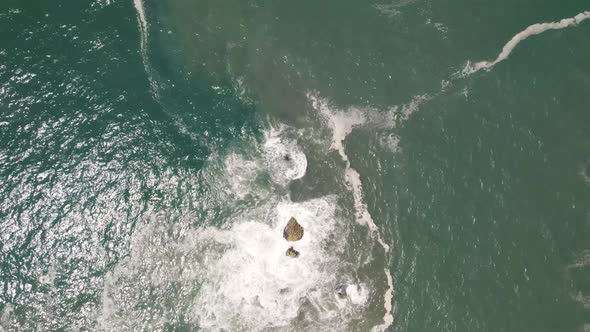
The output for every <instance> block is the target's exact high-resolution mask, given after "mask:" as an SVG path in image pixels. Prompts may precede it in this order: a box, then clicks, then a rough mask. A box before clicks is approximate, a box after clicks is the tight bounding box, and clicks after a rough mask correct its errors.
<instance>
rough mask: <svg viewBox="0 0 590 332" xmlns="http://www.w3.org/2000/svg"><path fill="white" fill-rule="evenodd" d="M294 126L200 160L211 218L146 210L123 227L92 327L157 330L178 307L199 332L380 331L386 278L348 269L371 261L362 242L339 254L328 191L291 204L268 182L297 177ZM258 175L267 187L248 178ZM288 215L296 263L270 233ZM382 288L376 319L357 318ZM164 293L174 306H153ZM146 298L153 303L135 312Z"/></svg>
mask: <svg viewBox="0 0 590 332" xmlns="http://www.w3.org/2000/svg"><path fill="white" fill-rule="evenodd" d="M294 131H295V130H294V129H293V128H288V127H286V126H278V127H277V128H272V127H271V128H270V129H268V130H267V132H266V135H265V139H264V142H261V143H256V142H253V143H252V146H251V147H250V148H244V147H241V150H240V151H230V152H228V153H227V155H226V156H225V157H222V156H219V155H218V156H216V158H213V159H211V160H210V163H209V165H208V166H207V167H206V168H205V169H204V170H203V171H202V172H201V174H200V176H201V178H200V180H199V181H202V182H203V183H204V185H206V186H207V187H209V188H210V189H212V190H210V192H211V193H212V195H213V196H211V197H202V198H201V201H203V202H209V203H207V204H208V206H207V208H208V209H215V208H219V207H222V208H223V209H225V210H226V212H225V213H223V223H222V224H220V225H203V226H201V227H198V228H195V229H184V228H176V227H175V226H173V225H169V224H166V223H165V222H163V220H160V219H159V217H154V220H153V222H152V223H150V225H149V226H146V227H145V229H143V230H140V231H138V232H136V233H135V234H134V236H133V241H132V246H131V247H132V251H131V255H130V256H129V257H128V258H127V259H125V260H123V261H122V262H120V263H119V264H118V265H117V266H116V268H115V269H114V271H113V272H112V273H110V274H109V276H108V277H107V279H106V282H105V287H104V291H103V300H102V302H103V309H102V313H101V315H100V317H99V321H100V324H101V326H102V327H103V328H104V329H108V330H118V329H124V328H130V327H133V326H140V327H143V328H147V327H148V326H151V327H158V328H159V327H162V326H165V325H166V324H167V323H170V322H177V321H178V320H179V319H180V318H181V317H179V313H184V314H183V315H186V316H188V317H185V319H188V320H189V321H190V322H191V323H192V324H194V326H196V327H198V328H200V329H204V330H211V331H217V330H251V331H262V330H269V329H270V330H272V329H275V328H276V329H284V328H288V329H289V330H299V329H303V328H311V329H313V330H318V331H333V330H349V329H357V328H360V329H371V328H375V329H377V330H381V329H383V328H384V327H386V326H387V325H388V324H389V323H390V321H389V320H390V319H391V318H390V316H391V311H390V310H391V298H390V296H391V291H392V281H391V276H390V275H389V274H386V276H384V277H383V278H378V279H377V280H375V279H374V277H371V276H370V275H365V276H362V275H359V274H358V273H357V271H358V270H359V269H361V268H362V266H364V265H367V264H372V263H370V261H371V260H372V258H371V256H372V252H371V251H372V249H371V248H372V247H373V246H372V245H367V246H363V247H364V249H362V248H358V249H357V250H355V251H354V252H353V253H352V254H351V253H350V248H348V245H347V243H348V241H349V240H348V239H349V238H350V236H352V235H351V230H350V225H349V224H347V221H348V220H350V219H349V218H348V217H347V215H346V212H345V211H343V210H341V209H340V208H339V207H338V206H339V199H338V197H337V196H324V197H318V198H315V199H310V200H306V201H302V202H293V201H291V199H290V198H289V195H286V196H285V195H281V194H277V193H276V191H275V189H273V186H278V187H284V186H286V185H288V183H289V182H290V181H293V180H295V179H299V178H301V177H303V176H304V174H305V170H306V167H307V160H306V157H305V154H304V153H303V151H302V149H301V148H300V147H299V146H298V144H297V142H296V141H295V140H294V139H291V138H290V137H289V136H288V135H286V134H287V133H293V132H294ZM248 151H249V152H248ZM284 156H290V157H289V158H284ZM266 176H269V177H270V179H271V180H272V184H270V186H269V185H268V184H264V182H260V181H259V179H261V178H264V177H266ZM292 216H296V217H297V220H298V221H299V223H300V224H301V225H302V226H303V227H304V229H305V236H304V237H303V238H302V239H301V240H300V241H298V242H297V243H296V248H297V250H298V251H299V252H300V253H301V254H300V256H299V257H297V258H296V259H293V258H291V257H288V256H286V255H285V250H286V249H287V248H288V247H289V246H290V244H289V243H288V242H287V241H286V240H285V239H284V238H283V236H282V231H283V228H284V226H285V224H286V221H287V220H289V218H291V217H292ZM367 240H368V241H371V238H370V237H368V238H367ZM384 263H385V262H382V263H381V264H384ZM382 268H383V269H385V267H384V266H383V267H382ZM339 285H345V287H346V293H347V297H346V298H345V299H342V298H340V297H338V296H337V295H336V294H335V289H336V288H337V287H339ZM384 287H388V290H387V293H386V296H385V308H386V309H387V312H386V316H385V319H386V324H385V325H382V326H379V322H378V321H376V320H374V319H370V318H367V319H366V321H365V319H364V317H365V316H366V315H367V314H368V312H369V311H372V310H374V311H377V312H378V311H379V310H378V309H377V308H374V306H375V305H377V303H378V301H377V302H376V301H374V300H371V299H370V296H372V295H371V294H372V293H374V292H375V289H378V288H384ZM145 290H150V294H151V295H149V296H146V294H144V292H145ZM172 295H173V297H174V298H175V300H174V301H172V302H170V301H166V302H164V303H158V301H161V300H162V299H164V298H165V297H168V298H170V297H171V296H172ZM152 302H156V303H158V305H156V306H155V307H156V308H158V309H151V310H155V311H150V312H145V311H144V310H142V309H141V308H144V307H145V308H147V307H150V308H151V307H152V306H151V305H149V304H150V303H152ZM154 304H155V303H154ZM146 315H149V317H150V319H149V320H147V322H146ZM359 320H361V321H359ZM146 324H149V325H146ZM367 324H369V325H367Z"/></svg>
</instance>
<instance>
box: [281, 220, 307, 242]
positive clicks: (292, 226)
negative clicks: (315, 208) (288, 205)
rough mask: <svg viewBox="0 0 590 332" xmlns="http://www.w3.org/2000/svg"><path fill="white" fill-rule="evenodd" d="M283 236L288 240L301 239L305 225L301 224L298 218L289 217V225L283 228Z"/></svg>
mask: <svg viewBox="0 0 590 332" xmlns="http://www.w3.org/2000/svg"><path fill="white" fill-rule="evenodd" d="M283 237H284V238H285V240H287V241H292V242H293V241H299V240H301V238H302V237H303V227H301V225H299V223H298V222H297V220H296V219H295V218H293V217H291V219H289V222H288V223H287V226H285V229H284V230H283Z"/></svg>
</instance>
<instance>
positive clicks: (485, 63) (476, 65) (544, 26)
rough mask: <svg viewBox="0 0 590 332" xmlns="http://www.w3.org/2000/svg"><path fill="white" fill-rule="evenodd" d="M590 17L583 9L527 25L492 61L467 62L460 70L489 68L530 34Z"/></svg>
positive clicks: (567, 25) (476, 70) (463, 71)
mask: <svg viewBox="0 0 590 332" xmlns="http://www.w3.org/2000/svg"><path fill="white" fill-rule="evenodd" d="M589 18H590V11H585V12H582V13H579V14H578V15H576V16H574V17H570V18H564V19H562V20H561V21H559V22H549V23H537V24H533V25H530V26H528V27H527V28H526V29H524V30H523V31H521V32H519V33H517V34H516V35H514V37H512V39H510V41H508V43H506V45H504V47H503V48H502V52H500V54H499V55H498V57H497V58H496V59H495V60H493V61H480V62H476V63H471V62H468V63H467V64H466V65H465V68H463V70H462V74H463V76H467V75H471V74H473V73H475V72H478V71H479V70H482V69H484V70H490V69H492V67H493V66H495V65H496V64H497V63H498V62H501V61H504V60H506V59H507V58H508V56H510V53H512V51H513V50H514V48H515V47H516V46H517V45H518V44H519V43H520V42H522V41H523V40H525V39H527V38H528V37H530V36H534V35H538V34H540V33H543V32H545V31H547V30H558V29H564V28H567V27H570V26H575V25H577V24H580V23H581V22H582V21H584V20H586V19H589Z"/></svg>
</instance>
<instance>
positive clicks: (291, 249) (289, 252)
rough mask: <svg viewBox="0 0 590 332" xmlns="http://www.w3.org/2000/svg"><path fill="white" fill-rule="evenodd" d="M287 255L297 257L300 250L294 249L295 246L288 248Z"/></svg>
mask: <svg viewBox="0 0 590 332" xmlns="http://www.w3.org/2000/svg"><path fill="white" fill-rule="evenodd" d="M286 255H287V256H289V257H293V258H297V257H299V251H297V250H295V249H293V247H290V248H289V249H287V253H286Z"/></svg>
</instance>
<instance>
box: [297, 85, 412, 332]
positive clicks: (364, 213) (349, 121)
mask: <svg viewBox="0 0 590 332" xmlns="http://www.w3.org/2000/svg"><path fill="white" fill-rule="evenodd" d="M308 98H309V100H310V101H311V103H312V107H313V108H314V109H316V110H317V111H318V112H320V114H321V115H322V117H323V118H324V119H325V120H326V122H327V124H328V126H329V127H330V129H331V130H332V148H334V149H335V150H337V151H338V153H339V154H340V157H341V158H342V160H343V161H344V162H345V178H346V181H347V183H348V184H349V187H350V189H351V191H352V195H353V199H354V205H355V210H356V213H357V216H356V220H357V222H359V223H361V224H364V225H366V226H367V227H368V228H369V230H370V233H371V235H376V237H377V241H378V242H379V243H380V244H381V246H383V249H384V250H385V252H388V251H389V245H388V244H387V243H385V242H384V241H383V240H382V239H381V235H380V234H379V230H378V228H377V225H376V224H375V222H374V221H373V218H372V217H371V214H370V213H369V210H368V209H367V206H366V204H365V203H364V201H363V187H362V181H361V178H360V174H359V173H358V172H357V171H356V170H355V169H354V168H352V167H351V165H350V160H349V159H348V156H347V155H346V151H345V149H344V145H343V142H344V139H345V138H346V136H348V134H350V132H351V131H352V129H353V128H354V127H356V126H359V125H362V124H364V123H365V122H366V117H365V115H364V114H363V113H362V112H361V111H360V110H359V109H357V108H349V109H348V110H345V111H338V110H333V109H332V108H330V105H329V103H328V101H327V100H325V99H321V98H319V97H318V96H316V95H313V94H308ZM407 112H409V110H408V111H407ZM408 114H409V113H408ZM385 274H386V276H387V283H388V286H389V288H388V290H387V291H386V292H385V294H384V299H385V301H384V307H385V310H386V313H385V316H384V317H383V320H384V324H383V325H381V326H377V327H375V328H376V329H379V330H385V329H387V327H389V326H390V325H391V324H392V323H393V316H392V314H391V310H392V306H391V301H392V297H393V279H392V277H391V273H390V272H389V270H388V269H385Z"/></svg>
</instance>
